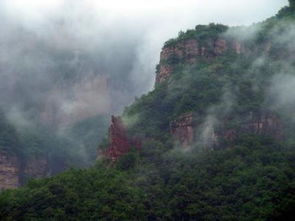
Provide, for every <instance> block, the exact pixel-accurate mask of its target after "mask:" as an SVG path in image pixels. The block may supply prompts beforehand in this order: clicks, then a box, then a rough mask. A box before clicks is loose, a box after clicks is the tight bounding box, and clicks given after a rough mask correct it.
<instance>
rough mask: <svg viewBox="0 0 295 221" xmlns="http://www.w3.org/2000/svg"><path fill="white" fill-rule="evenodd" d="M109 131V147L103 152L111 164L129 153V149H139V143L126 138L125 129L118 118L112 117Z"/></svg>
mask: <svg viewBox="0 0 295 221" xmlns="http://www.w3.org/2000/svg"><path fill="white" fill-rule="evenodd" d="M111 121H112V122H111V126H110V129H109V141H110V145H109V147H108V149H107V151H106V152H105V156H106V157H108V158H110V159H111V160H112V161H113V162H114V161H116V160H117V159H118V158H119V157H120V156H122V155H124V154H126V153H129V152H130V151H131V148H136V149H140V142H138V141H136V140H134V139H132V138H130V137H128V135H127V129H126V127H125V126H124V124H123V122H122V120H121V118H120V117H115V116H112V119H111Z"/></svg>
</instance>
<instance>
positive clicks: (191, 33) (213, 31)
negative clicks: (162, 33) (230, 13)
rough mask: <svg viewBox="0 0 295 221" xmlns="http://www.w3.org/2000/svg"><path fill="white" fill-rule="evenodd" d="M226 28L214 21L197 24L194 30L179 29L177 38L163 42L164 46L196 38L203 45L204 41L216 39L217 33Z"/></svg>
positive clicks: (222, 31)
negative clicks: (207, 23) (184, 30)
mask: <svg viewBox="0 0 295 221" xmlns="http://www.w3.org/2000/svg"><path fill="white" fill-rule="evenodd" d="M227 29H228V27H227V26H225V25H221V24H214V23H211V24H209V25H197V26H196V28H195V30H187V31H186V32H183V31H180V32H179V33H178V37H177V38H175V39H170V40H168V41H167V42H165V44H164V48H165V47H170V46H174V45H175V44H176V43H178V42H180V41H182V40H186V39H197V40H199V43H201V45H204V44H206V41H208V40H212V39H216V38H217V36H218V35H220V34H222V33H224V32H225V31H226V30H227Z"/></svg>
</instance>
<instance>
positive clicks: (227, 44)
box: [156, 37, 245, 85]
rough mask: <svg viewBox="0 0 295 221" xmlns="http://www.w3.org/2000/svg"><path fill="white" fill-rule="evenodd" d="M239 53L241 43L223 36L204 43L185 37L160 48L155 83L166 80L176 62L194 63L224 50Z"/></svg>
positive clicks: (242, 48)
mask: <svg viewBox="0 0 295 221" xmlns="http://www.w3.org/2000/svg"><path fill="white" fill-rule="evenodd" d="M229 51H231V52H234V53H236V54H241V53H243V52H244V51H245V48H244V47H243V45H242V44H241V43H239V42H237V41H235V40H228V39H225V38H221V37H220V38H217V39H208V40H207V41H206V44H204V43H201V42H199V41H198V40H197V39H185V40H181V41H178V42H177V43H175V44H173V45H169V46H165V47H164V48H163V49H162V52H161V55H160V64H159V65H158V67H157V72H156V85H157V84H159V83H162V82H164V81H166V80H167V79H168V78H169V77H170V75H171V74H172V73H173V71H174V69H175V66H176V65H178V64H196V63H197V62H199V61H202V59H208V60H209V59H212V58H214V57H216V56H220V55H222V54H224V53H226V52H229Z"/></svg>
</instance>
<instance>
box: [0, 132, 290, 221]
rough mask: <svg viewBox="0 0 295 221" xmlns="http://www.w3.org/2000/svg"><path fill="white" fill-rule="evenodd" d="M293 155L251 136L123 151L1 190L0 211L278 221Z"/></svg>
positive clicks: (284, 210) (36, 216)
mask: <svg viewBox="0 0 295 221" xmlns="http://www.w3.org/2000/svg"><path fill="white" fill-rule="evenodd" d="M132 154H133V153H131V155H132ZM146 154H147V153H146ZM126 159H127V160H126ZM150 160H151V161H150ZM131 161H133V163H130V162H131ZM294 162H295V151H294V147H291V148H290V149H288V148H284V147H282V145H280V144H278V143H276V142H274V141H272V140H271V139H262V138H257V137H252V138H249V137H247V138H244V139H242V140H239V141H237V145H236V146H234V148H232V149H227V150H218V151H215V152H205V153H202V154H200V153H197V152H195V153H194V152H193V153H189V154H187V153H183V152H179V151H176V152H173V151H172V152H169V153H167V154H166V155H163V156H159V155H158V156H157V155H156V156H151V155H149V156H147V155H141V156H138V155H137V156H136V157H131V156H130V155H126V156H125V157H124V158H122V159H121V160H120V161H119V162H118V166H117V167H115V168H113V167H105V166H104V165H103V164H99V165H97V166H96V167H95V168H92V169H88V170H70V171H68V172H66V173H63V174H61V175H58V176H56V177H53V178H48V179H43V180H39V181H31V182H30V183H29V184H28V185H27V186H26V187H24V188H20V189H18V190H14V191H6V192H4V193H2V195H1V196H0V217H1V220H5V219H7V220H10V219H11V220H52V219H54V220H101V219H102V220H279V219H276V217H279V216H282V215H283V216H284V217H285V218H286V217H288V218H289V220H291V218H292V215H293V213H292V208H294V206H295V195H294V188H295V186H294V185H295V173H294V166H295V165H294ZM285 220H288V219H285Z"/></svg>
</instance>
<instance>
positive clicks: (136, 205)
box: [0, 1, 295, 221]
mask: <svg viewBox="0 0 295 221" xmlns="http://www.w3.org/2000/svg"><path fill="white" fill-rule="evenodd" d="M290 3H291V4H290V6H289V7H285V8H283V9H282V10H281V11H280V12H279V13H278V14H277V15H276V16H274V17H272V18H270V19H268V20H266V21H264V22H261V23H259V24H255V25H253V26H251V27H247V28H245V27H233V28H230V27H226V26H223V25H216V24H210V25H208V26H196V28H195V29H194V30H189V31H187V32H185V33H183V32H181V33H180V35H179V37H178V38H176V39H172V40H169V41H168V42H167V43H166V44H165V45H164V47H163V51H162V53H161V58H160V64H159V65H158V68H157V73H156V75H157V76H156V82H155V89H154V90H153V91H151V92H150V93H149V94H147V95H143V96H142V97H141V98H139V99H137V100H136V101H135V102H134V103H133V104H132V105H131V106H129V107H127V108H126V109H125V111H124V113H123V114H122V117H121V119H122V120H121V119H120V118H116V117H113V118H112V124H111V128H110V130H109V137H108V138H109V139H108V140H105V142H103V143H102V144H101V145H100V148H101V149H100V150H99V153H100V155H99V156H100V157H99V160H98V162H97V165H96V166H95V167H93V168H91V169H87V170H71V171H68V172H66V173H64V174H60V175H58V176H55V177H53V178H48V179H42V180H39V181H38V180H37V181H31V182H30V183H29V184H28V185H27V186H25V187H23V188H19V189H17V190H9V191H4V192H3V193H2V194H1V195H0V218H2V219H3V220H5V219H7V220H11V219H12V220H32V219H54V220H66V219H67V220H100V219H105V220H249V221H250V220H282V219H283V220H292V218H293V217H294V208H295V192H294V190H295V188H294V187H295V185H294V184H295V170H294V168H295V165H294V162H295V146H294V143H295V142H294V141H295V140H294V137H293V134H294V132H295V121H294V117H293V110H294V107H295V100H294V99H293V96H292V95H293V93H292V91H293V90H292V89H293V86H294V85H295V84H294V85H293V82H295V80H294V79H295V71H294V70H295V68H294V67H295V57H294V54H295V53H294V52H295V47H294V43H293V39H294V38H293V37H294V33H295V31H294V30H295V29H294V22H295V16H294V15H295V8H294V3H293V1H290ZM293 80H294V81H293ZM285 85H288V87H286V88H285ZM290 88H291V89H290ZM290 95H291V96H290ZM133 139H135V140H140V143H141V147H140V151H137V150H136V148H134V146H136V144H133V143H132V141H131V140H133Z"/></svg>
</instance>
